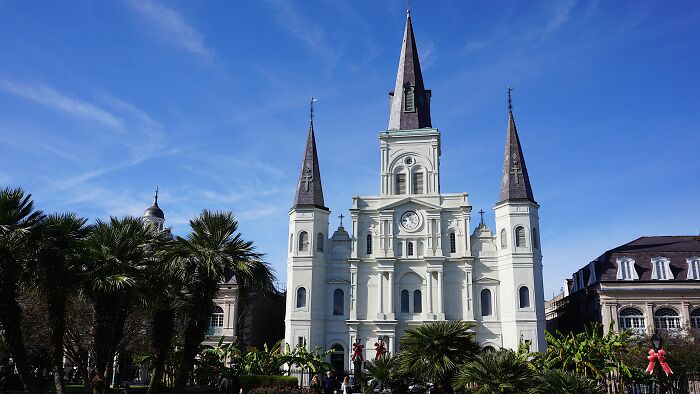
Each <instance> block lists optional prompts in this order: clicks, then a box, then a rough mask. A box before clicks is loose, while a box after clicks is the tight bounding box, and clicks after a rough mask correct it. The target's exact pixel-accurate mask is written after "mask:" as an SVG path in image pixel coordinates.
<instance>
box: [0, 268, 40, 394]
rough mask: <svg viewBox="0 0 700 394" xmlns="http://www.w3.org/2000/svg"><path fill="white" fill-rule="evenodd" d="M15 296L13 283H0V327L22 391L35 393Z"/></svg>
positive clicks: (34, 384)
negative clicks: (22, 388) (3, 332)
mask: <svg viewBox="0 0 700 394" xmlns="http://www.w3.org/2000/svg"><path fill="white" fill-rule="evenodd" d="M2 263H3V264H6V263H7V262H6V261H3V262H2ZM4 279H5V280H7V279H8V278H7V277H6V278H4ZM16 294H17V290H16V287H15V286H14V283H10V284H8V283H7V282H6V283H2V288H1V289H0V325H1V326H2V327H3V328H4V329H5V342H6V343H7V348H8V349H9V350H10V354H11V355H12V358H13V360H14V363H15V366H16V368H17V372H19V376H20V378H21V379H22V384H23V385H24V389H25V390H26V391H27V392H29V393H36V392H37V387H36V381H35V380H34V377H33V376H32V371H31V366H30V365H29V359H28V358H27V350H26V349H25V347H24V342H23V340H22V309H21V308H20V306H19V304H18V303H17V299H16Z"/></svg>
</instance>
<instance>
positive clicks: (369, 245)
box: [366, 234, 372, 255]
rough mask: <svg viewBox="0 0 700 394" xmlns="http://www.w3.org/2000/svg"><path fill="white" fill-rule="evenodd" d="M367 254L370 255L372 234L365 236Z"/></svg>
mask: <svg viewBox="0 0 700 394" xmlns="http://www.w3.org/2000/svg"><path fill="white" fill-rule="evenodd" d="M366 252H367V254H368V255H369V254H372V234H367V250H366Z"/></svg>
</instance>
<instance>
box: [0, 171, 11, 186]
mask: <svg viewBox="0 0 700 394" xmlns="http://www.w3.org/2000/svg"><path fill="white" fill-rule="evenodd" d="M8 183H10V176H9V175H7V174H3V173H2V172H0V185H7V184H8Z"/></svg>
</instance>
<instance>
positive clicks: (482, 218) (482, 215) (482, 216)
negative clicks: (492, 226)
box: [479, 209, 486, 224]
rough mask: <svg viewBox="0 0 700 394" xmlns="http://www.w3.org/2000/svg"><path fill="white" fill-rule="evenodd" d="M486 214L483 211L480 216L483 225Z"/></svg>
mask: <svg viewBox="0 0 700 394" xmlns="http://www.w3.org/2000/svg"><path fill="white" fill-rule="evenodd" d="M485 213H486V212H484V210H483V209H482V210H480V211H479V214H480V215H481V224H484V214H485Z"/></svg>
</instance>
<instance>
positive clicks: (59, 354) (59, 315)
mask: <svg viewBox="0 0 700 394" xmlns="http://www.w3.org/2000/svg"><path fill="white" fill-rule="evenodd" d="M47 303H48V318H49V324H50V325H51V339H50V340H51V368H52V369H53V378H54V384H55V386H56V394H64V393H65V391H66V388H65V385H64V383H63V355H64V347H63V335H64V334H65V331H66V322H65V317H66V303H65V298H63V297H56V298H53V299H50V300H47Z"/></svg>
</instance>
